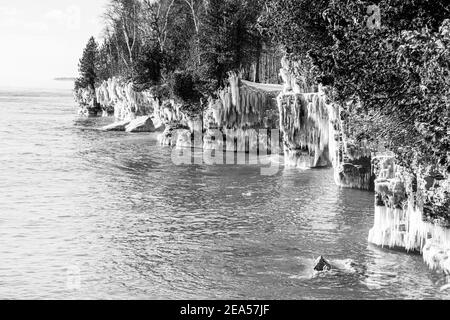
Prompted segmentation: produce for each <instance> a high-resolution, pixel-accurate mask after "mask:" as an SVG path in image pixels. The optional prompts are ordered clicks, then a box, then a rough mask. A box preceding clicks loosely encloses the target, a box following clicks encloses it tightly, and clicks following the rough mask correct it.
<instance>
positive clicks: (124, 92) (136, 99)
mask: <svg viewBox="0 0 450 320" xmlns="http://www.w3.org/2000/svg"><path fill="white" fill-rule="evenodd" d="M95 95H96V97H97V101H98V102H99V103H100V105H101V107H102V109H103V116H109V115H114V117H115V118H116V120H118V121H122V120H128V119H134V118H136V117H140V116H147V115H150V114H152V112H153V110H154V105H155V103H156V101H155V100H154V99H153V97H152V96H151V94H150V93H149V92H147V91H144V92H137V91H135V90H134V88H133V83H132V82H125V81H123V80H121V79H118V78H115V77H114V78H111V79H108V81H103V83H102V84H101V85H100V86H99V87H97V88H96V90H95Z"/></svg>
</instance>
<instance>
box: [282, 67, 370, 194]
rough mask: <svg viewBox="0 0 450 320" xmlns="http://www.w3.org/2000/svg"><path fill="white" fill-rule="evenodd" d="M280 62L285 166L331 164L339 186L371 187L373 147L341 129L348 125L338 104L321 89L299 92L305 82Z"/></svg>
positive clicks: (322, 165)
mask: <svg viewBox="0 0 450 320" xmlns="http://www.w3.org/2000/svg"><path fill="white" fill-rule="evenodd" d="M282 65H283V69H282V70H281V71H280V75H281V76H282V78H283V80H284V81H285V84H284V89H283V92H282V93H281V94H280V95H279V96H278V108H279V113H280V128H281V131H282V134H283V136H284V153H285V159H286V165H288V166H294V167H298V168H302V169H309V168H317V167H325V166H333V167H334V168H335V180H336V183H337V184H338V185H339V186H342V187H348V188H356V189H362V190H372V189H373V180H374V179H373V175H372V171H371V152H372V150H371V149H370V148H369V147H368V146H367V145H366V144H364V143H356V142H355V141H352V140H351V139H350V138H349V137H348V136H347V135H346V132H345V130H344V129H345V128H346V127H347V126H348V125H350V124H346V123H344V121H343V120H342V118H341V112H340V110H341V108H340V107H339V106H337V105H334V104H331V103H328V102H327V99H326V95H325V93H324V92H323V91H322V88H319V90H318V91H319V92H315V93H311V92H304V91H303V92H302V90H305V89H308V88H307V86H306V85H304V81H298V80H293V78H294V76H293V75H291V74H290V72H289V70H288V67H289V63H287V62H283V63H282ZM302 83H303V84H302Z"/></svg>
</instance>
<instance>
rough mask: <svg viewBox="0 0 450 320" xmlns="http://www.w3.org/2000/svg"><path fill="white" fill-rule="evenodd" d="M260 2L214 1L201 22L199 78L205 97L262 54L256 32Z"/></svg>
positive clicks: (258, 35) (259, 37)
mask: <svg viewBox="0 0 450 320" xmlns="http://www.w3.org/2000/svg"><path fill="white" fill-rule="evenodd" d="M261 3H262V2H260V1H249V0H244V1H243V0H226V1H224V0H211V1H209V5H208V10H207V11H206V14H205V15H204V16H203V19H202V21H201V30H200V50H199V51H200V53H199V54H200V60H201V61H202V65H201V66H200V70H199V76H200V78H201V79H205V80H206V83H205V86H204V89H205V94H207V95H208V94H212V93H214V92H215V91H216V90H217V89H218V88H220V87H223V86H224V85H225V82H226V80H227V78H228V76H227V73H228V72H229V71H240V70H242V69H243V68H244V67H246V66H248V65H250V64H251V63H252V62H254V61H255V60H256V59H257V57H258V54H259V48H260V44H261V35H260V34H259V33H258V32H257V31H256V25H257V19H258V16H259V14H260V12H261Z"/></svg>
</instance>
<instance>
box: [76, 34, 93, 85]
mask: <svg viewBox="0 0 450 320" xmlns="http://www.w3.org/2000/svg"><path fill="white" fill-rule="evenodd" d="M97 57H98V46H97V42H96V41H95V39H94V37H91V38H90V39H89V41H88V43H87V45H86V48H85V49H84V51H83V56H82V57H81V59H80V63H79V65H78V70H79V72H80V77H79V78H78V79H77V80H76V81H75V89H79V88H91V89H94V88H95V82H96V81H97V71H98V61H97Z"/></svg>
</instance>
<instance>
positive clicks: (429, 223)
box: [369, 155, 450, 273]
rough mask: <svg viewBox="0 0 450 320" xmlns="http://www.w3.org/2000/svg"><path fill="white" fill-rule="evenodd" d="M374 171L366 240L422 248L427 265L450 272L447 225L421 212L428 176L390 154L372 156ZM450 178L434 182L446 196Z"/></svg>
mask: <svg viewBox="0 0 450 320" xmlns="http://www.w3.org/2000/svg"><path fill="white" fill-rule="evenodd" d="M374 171H375V174H376V176H377V180H376V181H375V191H376V202H375V221H374V226H373V228H372V229H371V230H370V233H369V242H370V243H373V244H376V245H379V246H382V247H389V248H404V249H406V250H407V251H417V252H421V253H422V254H423V258H424V260H425V262H426V263H427V264H428V265H429V266H430V268H432V269H439V270H443V271H445V272H446V273H450V259H449V258H450V228H448V225H442V224H441V223H439V222H438V221H436V220H430V219H428V218H427V217H426V215H425V214H424V203H425V201H424V194H425V193H426V188H427V187H426V183H425V181H426V180H427V179H428V177H421V176H416V177H415V176H412V175H410V174H408V173H406V172H405V171H404V170H403V168H401V167H399V166H397V165H396V164H395V160H394V158H393V156H392V155H380V156H377V157H375V158H374ZM449 179H450V178H449V177H448V176H447V177H446V179H445V180H442V181H443V182H442V183H440V185H439V186H437V185H436V184H434V187H435V188H437V189H439V188H444V190H443V192H444V194H446V196H447V197H450V189H449V187H448V186H449V185H450V183H449V182H450V180H449ZM437 189H431V190H432V192H436V190H437ZM447 200H448V199H447ZM448 210H449V208H447V211H448Z"/></svg>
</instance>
